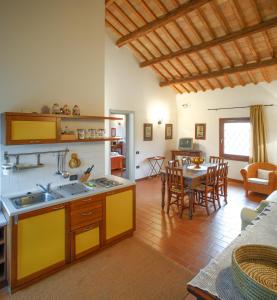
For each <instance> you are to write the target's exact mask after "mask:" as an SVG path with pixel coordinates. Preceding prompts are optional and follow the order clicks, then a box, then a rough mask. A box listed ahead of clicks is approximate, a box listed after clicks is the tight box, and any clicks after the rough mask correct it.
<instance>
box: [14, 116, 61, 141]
mask: <svg viewBox="0 0 277 300" xmlns="http://www.w3.org/2000/svg"><path fill="white" fill-rule="evenodd" d="M11 139H12V140H14V141H19V140H52V139H56V122H55V121H20V120H19V121H15V120H14V121H12V122H11Z"/></svg>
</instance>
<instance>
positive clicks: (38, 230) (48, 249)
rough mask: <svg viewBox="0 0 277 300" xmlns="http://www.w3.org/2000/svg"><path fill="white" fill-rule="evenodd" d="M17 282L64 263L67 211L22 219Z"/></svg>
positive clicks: (19, 224) (57, 211)
mask: <svg viewBox="0 0 277 300" xmlns="http://www.w3.org/2000/svg"><path fill="white" fill-rule="evenodd" d="M17 243H18V246H17V249H18V252H17V279H21V278H24V277H26V276H28V275H31V274H33V273H35V272H38V271H40V270H43V269H45V268H47V267H50V266H52V265H54V264H56V263H59V262H62V261H63V260H65V209H59V210H56V211H52V212H48V213H45V214H41V215H38V216H34V217H29V218H26V219H22V220H19V222H18V232H17Z"/></svg>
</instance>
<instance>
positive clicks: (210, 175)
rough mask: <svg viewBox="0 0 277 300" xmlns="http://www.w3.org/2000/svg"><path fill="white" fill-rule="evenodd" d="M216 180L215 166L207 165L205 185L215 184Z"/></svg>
mask: <svg viewBox="0 0 277 300" xmlns="http://www.w3.org/2000/svg"><path fill="white" fill-rule="evenodd" d="M216 182H217V166H214V167H208V169H207V175H206V186H211V185H213V186H215V185H216Z"/></svg>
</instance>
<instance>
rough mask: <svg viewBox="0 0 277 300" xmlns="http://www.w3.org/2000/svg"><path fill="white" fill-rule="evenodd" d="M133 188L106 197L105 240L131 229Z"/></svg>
mask: <svg viewBox="0 0 277 300" xmlns="http://www.w3.org/2000/svg"><path fill="white" fill-rule="evenodd" d="M133 214H134V192H133V189H129V190H125V191H123V192H117V193H113V194H111V195H109V194H108V195H107V197H106V240H108V239H111V238H113V237H116V236H118V235H120V234H122V233H124V232H126V231H129V230H131V229H133V227H134V226H133V221H134V220H133V217H134V216H133Z"/></svg>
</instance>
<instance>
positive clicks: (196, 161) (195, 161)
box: [191, 156, 205, 169]
mask: <svg viewBox="0 0 277 300" xmlns="http://www.w3.org/2000/svg"><path fill="white" fill-rule="evenodd" d="M204 161H205V160H204V157H200V156H196V157H192V158H191V162H192V163H193V164H195V166H194V169H201V167H200V165H201V164H203V162H204Z"/></svg>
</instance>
